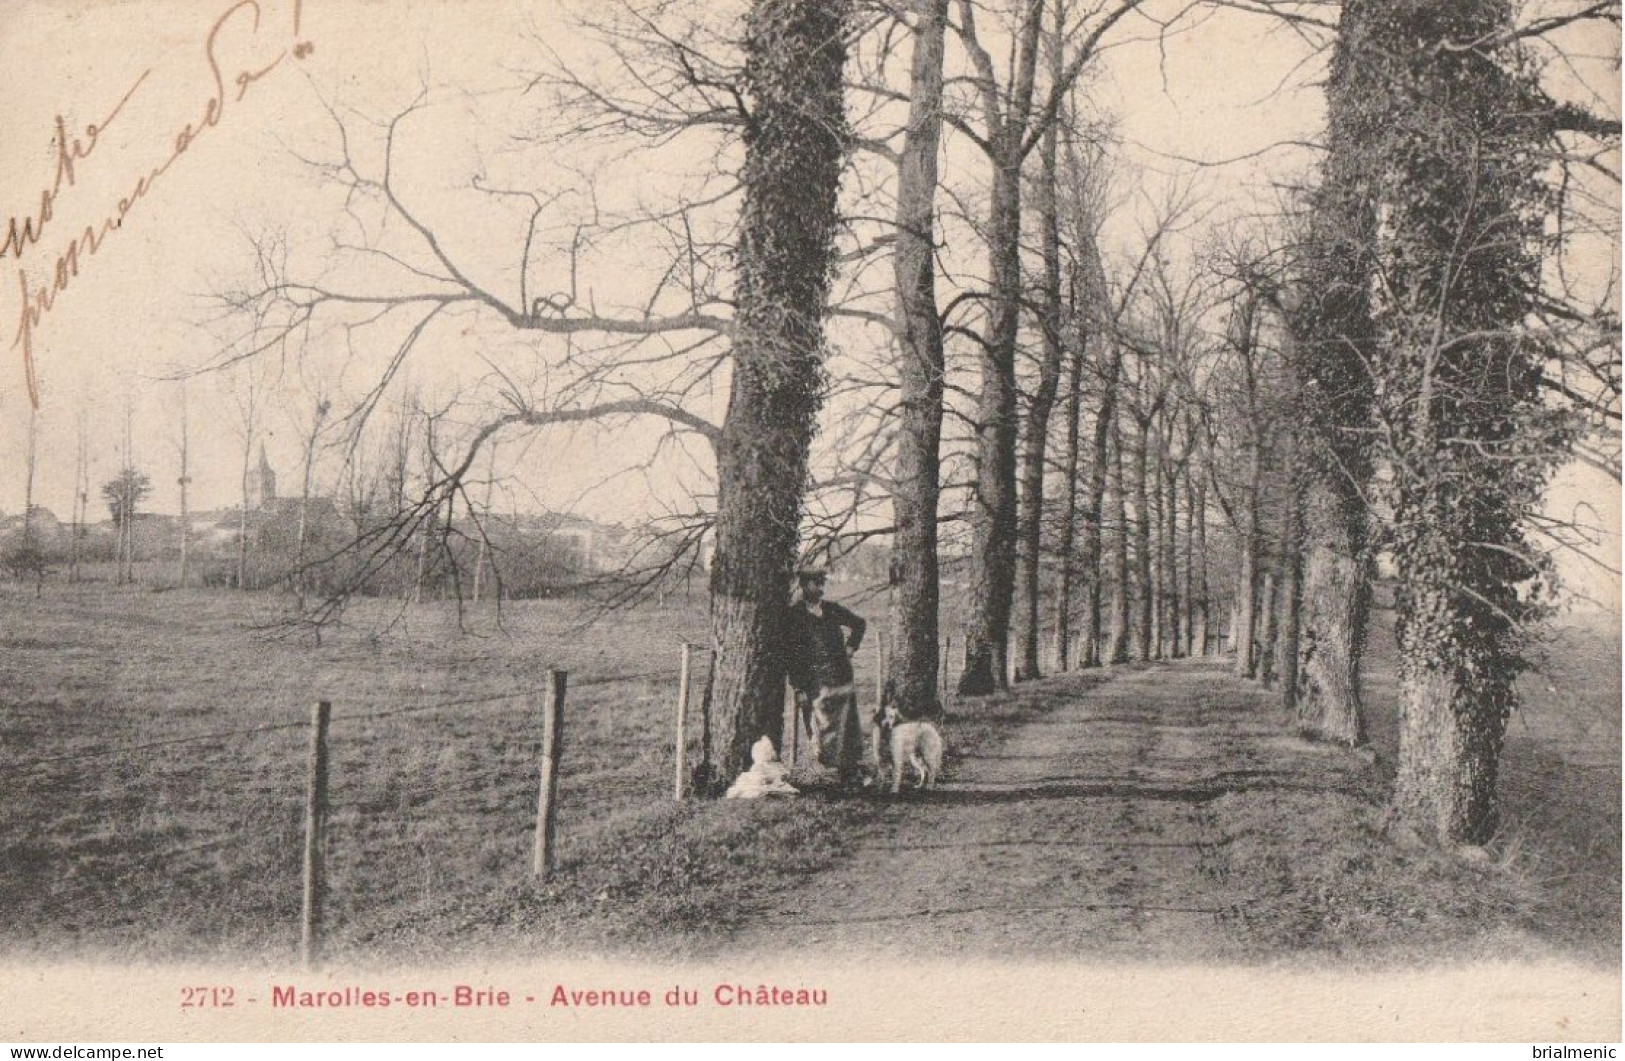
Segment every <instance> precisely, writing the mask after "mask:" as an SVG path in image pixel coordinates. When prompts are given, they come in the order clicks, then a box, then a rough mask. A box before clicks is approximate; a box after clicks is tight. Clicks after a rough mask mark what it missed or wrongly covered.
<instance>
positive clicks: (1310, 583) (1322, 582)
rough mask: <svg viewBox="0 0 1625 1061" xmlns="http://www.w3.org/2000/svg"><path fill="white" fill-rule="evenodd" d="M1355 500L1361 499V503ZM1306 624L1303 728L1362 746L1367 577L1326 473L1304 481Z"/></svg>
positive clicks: (1301, 652) (1301, 671)
mask: <svg viewBox="0 0 1625 1061" xmlns="http://www.w3.org/2000/svg"><path fill="white" fill-rule="evenodd" d="M1355 504H1359V502H1358V501H1356V502H1355ZM1303 514H1304V534H1303V559H1302V562H1303V582H1302V598H1303V606H1302V628H1301V629H1300V631H1299V634H1298V690H1297V697H1296V700H1297V705H1296V706H1297V718H1298V730H1299V732H1300V733H1302V734H1303V735H1304V736H1306V737H1311V738H1314V739H1318V740H1328V741H1335V742H1337V743H1339V744H1347V745H1359V744H1364V743H1365V739H1366V735H1365V725H1364V722H1363V721H1362V719H1361V707H1360V650H1361V646H1362V645H1363V644H1364V643H1365V628H1366V616H1367V614H1368V612H1369V601H1370V588H1369V587H1370V579H1369V578H1368V577H1366V571H1365V566H1366V565H1365V562H1364V561H1363V559H1362V557H1361V554H1362V552H1363V548H1364V547H1363V545H1362V544H1359V543H1358V542H1357V539H1356V538H1355V536H1354V535H1353V534H1352V533H1351V530H1352V527H1353V526H1355V525H1359V524H1360V523H1361V522H1363V513H1355V512H1350V511H1349V510H1348V508H1347V507H1346V506H1345V502H1344V501H1343V500H1342V499H1340V498H1339V497H1337V496H1336V494H1335V492H1334V491H1332V490H1330V489H1329V488H1328V484H1327V482H1326V480H1325V478H1324V477H1323V476H1321V475H1316V474H1308V475H1305V477H1304V485H1303Z"/></svg>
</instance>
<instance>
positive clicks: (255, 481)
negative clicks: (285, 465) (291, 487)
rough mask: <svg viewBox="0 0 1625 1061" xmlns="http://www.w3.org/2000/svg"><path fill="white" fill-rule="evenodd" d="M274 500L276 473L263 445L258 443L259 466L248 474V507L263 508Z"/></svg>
mask: <svg viewBox="0 0 1625 1061" xmlns="http://www.w3.org/2000/svg"><path fill="white" fill-rule="evenodd" d="M275 498H276V472H274V471H272V470H271V462H270V460H269V459H268V458H267V457H266V456H265V443H263V442H261V443H260V466H259V467H258V468H255V469H254V470H252V471H250V472H249V473H248V507H249V508H264V507H265V506H266V505H267V504H268V503H269V502H271V501H272V500H274V499H275Z"/></svg>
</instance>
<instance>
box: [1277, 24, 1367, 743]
mask: <svg viewBox="0 0 1625 1061" xmlns="http://www.w3.org/2000/svg"><path fill="white" fill-rule="evenodd" d="M1380 9H1381V5H1380V3H1373V2H1372V0H1346V2H1345V3H1344V4H1343V7H1342V15H1341V20H1340V24H1339V31H1338V39H1337V43H1336V45H1335V46H1334V49H1333V52H1332V59H1331V66H1330V70H1329V73H1328V77H1327V82H1326V104H1327V132H1326V147H1327V150H1326V156H1325V158H1324V160H1323V162H1322V164H1321V185H1320V187H1319V188H1318V189H1316V191H1315V193H1314V196H1313V199H1312V200H1311V211H1312V212H1311V215H1310V231H1309V239H1308V240H1307V241H1306V244H1307V246H1306V253H1305V262H1304V269H1303V277H1302V283H1301V296H1300V297H1299V298H1298V299H1297V300H1296V305H1295V306H1294V312H1292V313H1291V314H1290V317H1291V319H1292V324H1291V327H1292V331H1293V342H1292V345H1291V347H1290V352H1291V355H1292V356H1291V358H1290V360H1291V362H1292V367H1293V371H1294V375H1295V377H1296V379H1297V382H1298V384H1299V387H1298V401H1297V406H1298V409H1299V419H1300V423H1301V424H1302V426H1303V430H1302V432H1301V442H1302V445H1301V446H1300V449H1299V453H1300V458H1301V459H1300V460H1299V462H1298V464H1299V466H1300V480H1301V500H1302V507H1301V511H1302V519H1303V522H1302V532H1303V558H1302V565H1303V567H1302V574H1301V587H1300V588H1301V602H1302V604H1301V621H1300V629H1299V638H1298V684H1297V688H1296V690H1295V693H1294V699H1295V701H1296V710H1297V725H1298V730H1299V732H1300V733H1302V734H1303V735H1304V736H1307V737H1311V738H1315V739H1319V740H1328V741H1335V742H1337V743H1340V744H1347V745H1356V744H1363V743H1364V742H1365V729H1364V724H1363V722H1362V721H1361V705H1360V654H1361V651H1362V649H1363V646H1364V643H1365V629H1366V621H1367V614H1368V612H1369V600H1370V581H1371V580H1370V577H1369V570H1370V567H1371V561H1370V558H1369V556H1368V538H1369V531H1368V529H1367V524H1368V522H1369V516H1368V513H1367V510H1366V499H1365V496H1364V495H1365V493H1366V492H1367V491H1368V490H1369V488H1370V483H1371V473H1372V468H1371V455H1370V442H1369V440H1370V438H1371V430H1370V425H1371V413H1372V402H1373V400H1374V397H1375V393H1374V380H1373V378H1372V375H1371V368H1370V366H1371V364H1372V356H1373V348H1372V339H1373V336H1372V323H1371V300H1370V291H1371V284H1372V257H1371V256H1372V241H1373V240H1374V238H1375V235H1376V204H1375V199H1374V195H1375V189H1376V184H1375V180H1374V175H1373V173H1372V172H1371V171H1370V166H1371V161H1372V159H1371V156H1370V153H1369V145H1370V141H1371V138H1372V136H1373V135H1374V134H1375V133H1376V131H1377V129H1378V128H1379V122H1378V119H1377V116H1376V114H1375V112H1374V107H1373V104H1374V102H1375V101H1376V100H1380V99H1381V98H1382V92H1383V91H1384V89H1383V86H1382V84H1381V83H1380V81H1378V80H1377V79H1378V78H1380V76H1381V74H1380V71H1378V70H1377V69H1376V68H1375V67H1373V66H1372V65H1371V64H1369V63H1364V62H1362V61H1360V58H1359V54H1360V51H1361V49H1362V48H1364V47H1366V45H1367V40H1368V37H1369V34H1370V32H1371V26H1370V23H1371V19H1372V18H1373V16H1374V15H1375V14H1376V13H1378V12H1379V11H1380Z"/></svg>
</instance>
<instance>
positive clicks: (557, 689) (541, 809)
mask: <svg viewBox="0 0 1625 1061" xmlns="http://www.w3.org/2000/svg"><path fill="white" fill-rule="evenodd" d="M547 677H548V683H547V695H546V697H545V698H544V699H543V701H542V777H541V782H540V784H539V785H538V786H537V790H536V856H535V860H534V863H533V866H532V869H533V871H534V873H535V875H536V879H538V880H546V879H547V878H548V877H549V876H551V875H552V873H553V824H554V819H555V818H556V817H557V816H558V794H559V738H560V736H561V735H562V729H563V727H562V720H563V716H564V693H565V689H566V687H567V686H568V684H569V680H570V674H569V672H568V671H562V670H550V671H548V672H547Z"/></svg>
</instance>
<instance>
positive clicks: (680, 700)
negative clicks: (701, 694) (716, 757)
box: [672, 641, 690, 799]
mask: <svg viewBox="0 0 1625 1061" xmlns="http://www.w3.org/2000/svg"><path fill="white" fill-rule="evenodd" d="M689 648H690V645H689V643H688V642H687V641H684V642H683V662H682V665H681V666H680V667H678V672H677V673H678V678H677V683H678V687H677V781H676V785H675V786H674V789H673V795H672V798H673V799H682V798H683V767H684V765H685V764H684V757H685V756H686V754H687V751H688V749H687V748H686V747H685V745H686V744H687V741H686V740H684V734H686V733H687V732H688V656H689Z"/></svg>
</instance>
